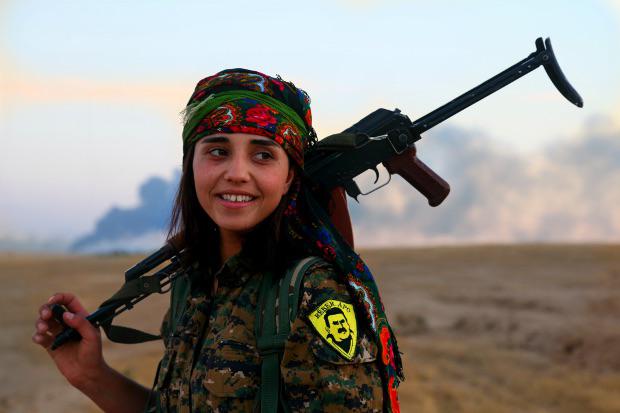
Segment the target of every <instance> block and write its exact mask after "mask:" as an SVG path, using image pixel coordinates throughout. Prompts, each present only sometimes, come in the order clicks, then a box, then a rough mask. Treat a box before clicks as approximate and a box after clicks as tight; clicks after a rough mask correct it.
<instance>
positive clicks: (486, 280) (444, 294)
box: [0, 245, 620, 413]
mask: <svg viewBox="0 0 620 413" xmlns="http://www.w3.org/2000/svg"><path fill="white" fill-rule="evenodd" d="M362 256H363V257H364V258H365V259H366V261H367V262H368V264H369V266H370V267H371V268H372V269H373V270H374V273H375V274H376V276H377V278H378V282H379V284H380V287H381V290H382V292H383V297H384V300H385V302H386V307H387V311H388V315H390V317H391V319H392V320H393V324H394V326H395V330H396V334H397V336H398V338H399V344H400V350H401V352H402V353H403V358H404V362H405V372H406V376H407V381H406V382H405V383H403V384H402V386H401V390H400V398H401V404H402V411H403V412H416V413H434V412H450V413H453V412H454V413H459V412H476V413H485V412H489V413H491V412H492V413H508V412H532V413H542V412H562V413H577V412H579V413H581V412H601V413H607V412H608V413H611V412H616V413H617V412H620V245H518V246H512V245H505V246H471V247H438V248H420V249H406V250H405V249H403V250H367V251H362ZM139 258H140V257H135V256H101V257H98V256H97V257H92V256H91V257H73V256H62V257H59V256H54V257H50V256H25V255H7V254H4V255H0V276H1V277H2V278H1V281H2V286H3V288H2V289H1V290H0V313H1V314H2V331H1V334H0V350H1V353H0V354H1V356H0V357H1V366H2V368H1V369H0V380H1V382H2V383H3V386H2V387H1V389H0V412H11V413H13V412H29V413H30V412H50V413H54V412H96V411H98V410H97V409H96V408H95V407H94V406H93V405H92V404H91V403H90V402H89V401H88V400H87V399H85V398H84V397H83V396H82V395H81V394H80V393H79V392H77V391H75V390H73V389H72V388H71V387H70V386H69V385H68V384H66V383H65V381H64V379H63V378H62V377H61V376H60V375H59V374H57V373H56V371H55V368H54V366H53V364H52V362H51V360H50V359H49V358H48V357H47V354H46V353H45V351H43V350H42V349H41V348H39V347H38V346H35V345H34V344H32V342H31V341H30V337H31V335H32V333H33V331H34V327H33V322H34V320H35V317H36V312H37V309H38V307H39V305H40V304H41V303H43V302H44V301H46V300H47V298H48V297H49V295H50V294H51V293H53V292H56V291H64V290H70V291H73V292H76V293H77V294H78V295H79V296H80V297H82V300H83V301H84V303H85V304H86V305H87V306H88V307H89V308H91V309H94V308H95V307H96V306H97V304H99V303H100V302H101V301H102V300H104V299H105V298H107V297H109V296H110V295H111V294H112V293H113V292H114V291H115V290H116V289H117V288H118V286H119V285H120V283H121V282H122V274H123V272H124V270H125V269H126V268H128V267H130V266H131V265H132V264H133V263H135V262H136V261H137V260H138V259H139ZM167 299H168V297H167V296H159V297H154V298H153V299H149V301H148V302H144V303H141V305H139V306H137V307H136V309H134V310H133V311H132V312H131V314H128V316H127V317H123V319H122V320H119V321H120V322H119V323H120V324H125V325H132V326H138V327H142V328H144V329H147V330H150V331H156V330H157V327H158V325H159V321H160V318H161V316H162V315H163V313H164V309H165V305H166V303H167ZM161 351H162V347H161V344H160V343H150V344H143V345H134V346H129V345H117V344H114V343H109V342H106V343H105V354H106V358H107V359H108V361H109V362H110V364H112V365H113V366H114V367H116V368H117V369H119V370H121V371H122V372H124V373H125V374H127V375H129V376H131V377H133V378H135V379H136V380H138V381H140V382H141V383H143V384H145V385H147V386H150V384H151V381H152V377H153V374H154V369H155V366H156V364H157V361H158V360H159V357H160V356H161Z"/></svg>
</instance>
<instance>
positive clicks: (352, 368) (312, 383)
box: [147, 255, 383, 413]
mask: <svg viewBox="0 0 620 413" xmlns="http://www.w3.org/2000/svg"><path fill="white" fill-rule="evenodd" d="M202 278H205V277H202ZM216 278H217V279H218V287H217V291H216V292H215V294H214V295H213V297H212V298H208V294H206V290H205V288H204V285H201V284H200V283H193V288H192V292H191V294H190V297H188V300H187V303H186V311H184V312H183V314H182V315H181V317H180V320H179V321H178V323H177V328H176V329H175V331H169V327H168V325H169V313H168V314H167V316H166V317H165V318H164V322H163V323H162V336H163V337H164V343H165V345H166V350H165V353H164V356H163V358H162V360H161V363H160V368H159V370H158V376H157V378H156V384H155V392H156V393H155V397H153V398H152V399H153V400H152V402H151V403H150V405H149V406H148V407H147V411H149V412H155V411H157V410H156V409H157V407H158V408H159V411H163V412H195V411H200V412H203V411H204V412H219V413H227V412H253V411H258V410H259V406H260V401H259V400H258V397H257V396H258V394H259V387H260V366H261V360H260V356H259V354H258V351H257V348H256V336H255V332H254V318H255V309H256V305H257V300H258V291H259V286H260V282H261V279H262V275H261V273H259V272H256V271H255V270H253V269H252V266H251V265H250V263H249V262H248V261H247V260H246V259H245V258H244V257H243V256H242V255H236V256H234V257H231V258H230V259H229V260H228V261H227V262H226V263H225V264H224V266H223V267H222V268H221V269H220V270H219V271H218V273H217V274H216ZM337 280H338V277H337V274H336V272H335V271H334V269H333V267H332V266H331V265H330V264H327V263H325V262H322V263H318V264H315V265H314V266H312V267H311V268H310V269H309V270H308V271H307V272H306V275H305V278H304V284H303V287H302V290H301V292H300V306H299V311H298V315H297V318H296V319H295V320H294V321H293V323H292V325H291V333H290V335H289V338H288V340H287V342H286V344H285V349H284V354H283V358H282V362H281V365H280V368H281V373H282V378H283V381H284V394H283V397H285V399H286V400H287V405H288V406H290V409H291V411H292V412H327V413H329V412H342V411H351V412H381V411H382V409H383V390H382V381H381V373H380V366H379V364H378V362H377V361H376V357H377V345H376V343H375V342H373V340H372V337H373V336H372V335H371V334H370V332H369V331H367V329H366V328H365V327H364V326H358V335H357V342H356V343H355V347H356V351H355V354H354V356H353V358H352V359H351V360H347V359H346V358H344V357H343V356H342V355H341V354H339V353H338V352H337V351H335V350H334V348H332V347H331V346H330V345H328V344H326V342H325V341H324V340H323V339H322V338H321V337H320V335H319V334H318V333H317V331H316V330H315V329H314V328H313V327H312V325H311V323H310V322H309V320H308V316H309V315H310V314H311V313H312V312H313V311H314V310H316V308H318V307H319V306H320V305H321V304H323V303H324V302H325V301H326V300H330V299H333V300H338V301H341V302H344V303H351V297H350V294H349V292H348V290H347V288H346V286H345V285H343V284H341V283H339V282H338V281H337ZM156 404H158V406H156Z"/></svg>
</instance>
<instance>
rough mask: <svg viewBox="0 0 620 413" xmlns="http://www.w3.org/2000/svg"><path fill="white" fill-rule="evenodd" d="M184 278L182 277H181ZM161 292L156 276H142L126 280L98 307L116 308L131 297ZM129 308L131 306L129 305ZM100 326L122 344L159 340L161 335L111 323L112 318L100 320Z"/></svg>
mask: <svg viewBox="0 0 620 413" xmlns="http://www.w3.org/2000/svg"><path fill="white" fill-rule="evenodd" d="M182 278H184V277H182ZM153 293H161V285H160V283H159V279H158V278H157V277H156V276H144V277H140V278H136V279H134V280H131V281H128V282H126V283H125V284H123V286H122V287H121V288H120V289H119V290H118V291H117V292H116V293H115V294H114V295H113V296H112V297H110V298H109V299H108V300H106V301H104V302H103V303H101V305H100V306H99V308H104V307H107V306H110V307H111V308H118V307H119V306H121V305H128V306H129V303H130V301H131V300H132V299H134V298H138V297H141V296H143V295H149V294H153ZM129 308H131V307H130V306H129ZM101 328H102V329H103V331H104V332H105V334H106V336H107V337H108V338H109V339H110V341H114V342H116V343H123V344H136V343H144V342H147V341H153V340H159V339H160V338H161V336H159V335H154V334H150V333H146V332H144V331H140V330H137V329H134V328H130V327H124V326H116V325H112V319H109V320H106V321H102V322H101Z"/></svg>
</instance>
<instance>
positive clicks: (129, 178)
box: [0, 0, 620, 242]
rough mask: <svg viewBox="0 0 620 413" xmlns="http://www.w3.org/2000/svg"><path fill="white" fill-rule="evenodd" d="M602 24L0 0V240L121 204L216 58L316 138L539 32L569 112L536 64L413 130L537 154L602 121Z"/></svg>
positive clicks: (198, 4) (413, 97) (428, 94)
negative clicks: (301, 95)
mask: <svg viewBox="0 0 620 413" xmlns="http://www.w3.org/2000/svg"><path fill="white" fill-rule="evenodd" d="M619 28H620V1H618V0H606V1H604V0H599V1H596V0H591V1H581V2H571V3H568V2H560V1H543V2H541V1H521V2H508V1H483V0H472V1H469V2H457V1H452V0H444V1H436V2H421V1H396V0H392V1H390V0H385V1H370V0H368V1H315V2H303V3H301V2H290V1H288V2H286V1H263V2H259V3H256V2H251V1H239V2H235V5H234V7H233V8H231V3H230V2H210V1H184V2H172V1H131V2H129V1H98V2H94V1H56V2H45V1H30V0H20V1H11V0H1V1H0V194H1V195H0V238H7V239H8V238H11V239H24V238H36V239H41V240H46V239H49V240H51V239H54V240H59V242H61V241H63V240H64V241H68V240H71V239H75V238H76V237H79V236H81V235H83V234H85V233H87V232H89V231H91V230H92V229H93V227H94V226H95V223H96V221H97V220H98V219H99V218H101V217H102V216H103V215H104V214H105V213H106V211H108V210H109V209H110V208H111V207H113V206H121V207H131V206H132V205H136V204H137V203H139V202H140V199H139V194H138V188H139V186H140V184H141V183H143V182H144V181H145V180H147V179H148V178H149V177H152V176H161V177H163V178H166V179H170V178H171V177H172V176H173V174H174V171H175V170H176V169H177V168H179V165H180V161H181V141H180V132H181V122H180V116H179V112H180V111H181V110H182V109H183V106H184V104H185V102H186V100H187V98H188V97H189V95H190V94H191V91H192V89H193V87H194V85H195V83H196V82H197V81H198V80H200V79H201V78H203V77H205V76H207V75H210V74H213V73H215V72H217V71H219V70H222V69H224V68H231V67H246V68H252V69H256V70H260V71H263V72H265V73H268V74H271V75H275V74H280V75H281V76H282V77H283V78H285V79H287V80H291V81H293V82H294V83H295V84H296V85H297V86H299V87H301V88H303V89H305V90H306V91H308V93H309V94H310V96H311V97H312V102H313V103H312V108H313V118H314V124H315V129H316V130H317V133H318V135H319V137H324V136H327V135H329V134H331V133H335V132H338V131H340V130H342V129H345V128H346V127H348V126H350V125H351V124H353V123H354V122H356V121H357V120H359V119H360V118H362V117H363V116H365V115H366V114H368V113H370V112H372V111H374V110H375V109H376V108H378V107H385V108H388V109H394V108H396V107H397V108H399V109H401V110H402V111H403V112H404V113H406V114H408V115H409V116H410V118H412V119H416V118H418V117H420V116H422V115H424V114H426V113H428V112H430V111H431V110H433V109H435V108H436V107H438V106H440V105H442V104H444V103H446V102H447V101H449V100H451V99H453V98H454V97H456V96H458V95H459V94H461V93H463V92H465V91H467V90H468V89H470V88H472V87H474V86H476V85H477V84H479V83H481V82H483V81H484V80H486V79H488V78H490V77H492V76H493V75H495V74H496V73H498V72H500V71H501V70H503V69H505V68H507V67H508V66H511V65H512V64H514V63H516V62H517V61H519V60H521V59H523V58H524V57H526V56H527V55H528V54H529V53H531V52H533V51H534V50H535V46H534V40H535V39H536V38H537V37H541V36H542V37H550V38H551V40H552V42H553V48H554V51H555V53H556V56H557V58H558V61H559V63H560V65H561V66H562V69H563V70H564V73H565V74H566V76H567V78H568V79H569V81H570V82H571V83H572V84H573V86H574V87H575V88H576V89H577V90H578V91H579V92H580V94H581V95H582V97H583V98H584V101H585V104H584V108H583V109H578V108H576V107H575V106H573V105H571V104H570V103H569V102H568V101H566V100H565V99H564V98H563V97H562V96H561V95H560V94H559V93H558V92H557V91H556V90H555V88H554V86H553V85H552V83H551V82H550V81H549V79H548V78H547V76H546V74H545V72H544V71H543V70H542V69H537V70H536V71H535V72H533V73H530V74H529V75H527V76H525V77H523V78H522V79H519V80H518V81H516V82H515V83H513V84H511V85H509V86H508V87H506V88H505V89H502V90H501V91H499V92H497V93H496V94H494V95H492V96H490V97H488V98H487V99H485V100H483V101H482V102H480V103H478V104H476V105H475V106H473V107H471V108H469V109H467V110H465V111H463V112H462V113H460V114H458V115H456V116H454V117H453V118H451V119H450V120H448V121H447V122H446V123H445V125H441V126H439V127H437V128H435V129H433V130H431V131H429V132H428V133H427V134H425V135H424V136H423V138H424V139H423V140H422V142H424V141H425V140H429V139H433V138H435V137H439V136H440V132H441V130H442V129H441V128H446V127H451V128H456V129H458V130H461V131H463V133H464V134H467V135H468V136H473V137H475V136H480V139H481V142H485V145H488V146H490V147H492V148H493V150H497V151H498V153H503V154H514V155H519V156H523V157H524V158H525V159H528V158H530V159H534V158H537V157H539V156H540V154H542V153H549V151H550V150H553V149H554V148H556V149H557V148H559V147H561V146H562V145H564V144H565V142H572V141H574V140H575V139H579V136H582V135H584V133H585V131H589V130H591V129H592V128H597V129H601V128H603V129H605V128H607V129H610V130H614V131H615V130H619V129H620V126H618V125H620V93H619V92H620V79H619V77H618V76H617V73H620V30H619ZM420 148H422V146H420ZM420 155H421V157H422V153H420ZM435 159H437V162H439V163H441V162H442V159H441V157H435ZM387 198H389V197H387ZM387 198H386V199H387ZM375 203H376V202H375Z"/></svg>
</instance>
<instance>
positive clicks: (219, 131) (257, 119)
mask: <svg viewBox="0 0 620 413" xmlns="http://www.w3.org/2000/svg"><path fill="white" fill-rule="evenodd" d="M315 141H316V136H315V133H314V130H313V129H312V116H311V112H310V99H309V97H308V95H307V94H306V93H305V92H304V91H302V90H301V89H298V88H297V87H295V85H293V84H292V83H290V82H285V81H283V80H282V79H280V78H279V77H278V78H273V77H270V76H267V75H264V74H262V73H260V72H255V71H250V70H245V69H230V70H225V71H222V72H219V73H217V74H215V75H213V76H209V77H207V78H205V79H203V80H201V81H200V82H198V85H197V86H196V89H195V91H194V93H193V94H192V96H191V98H190V100H189V103H188V105H187V107H186V109H185V126H184V130H183V174H182V176H181V181H180V184H179V190H178V193H177V197H176V201H175V204H174V209H173V213H172V219H171V225H170V233H169V237H170V238H172V237H175V238H177V239H178V238H182V241H183V244H184V245H185V251H186V252H187V254H186V255H185V256H184V257H187V259H186V261H184V262H183V264H184V269H185V274H186V276H185V277H179V278H176V279H175V281H174V284H173V286H172V293H171V297H172V298H171V305H170V309H169V311H168V313H167V314H166V316H165V317H164V320H163V322H162V328H161V332H162V337H163V340H164V344H165V346H166V350H165V352H164V354H163V357H162V359H161V362H160V364H159V368H158V372H157V374H156V378H155V384H154V388H153V389H152V390H149V389H146V388H144V387H142V386H140V385H138V384H137V383H134V382H133V381H131V380H130V379H128V378H126V377H124V376H122V375H121V374H120V373H118V372H116V371H114V370H112V369H111V368H109V367H108V366H107V364H106V363H105V361H104V359H103V356H102V352H101V337H100V335H99V332H98V331H97V330H95V329H94V328H93V327H92V326H91V325H90V324H89V323H88V322H87V321H86V319H85V316H86V314H87V312H86V310H85V309H84V308H83V307H82V305H81V304H80V302H79V301H78V300H77V298H76V297H75V296H74V295H72V294H68V293H66V294H55V295H54V296H52V297H51V298H50V301H49V302H48V303H46V304H44V305H43V306H42V307H41V315H40V317H39V319H38V320H37V322H36V324H37V332H36V334H35V336H34V337H33V340H34V341H35V342H36V343H38V344H40V345H42V346H43V347H45V348H49V346H50V344H51V342H52V341H53V339H54V337H55V335H56V334H58V331H59V330H60V326H59V325H58V323H56V322H55V321H54V320H53V318H52V317H51V312H50V308H49V305H50V304H64V305H65V306H66V307H67V308H69V310H70V311H69V312H66V313H65V315H64V320H65V322H66V323H67V324H68V325H69V326H70V327H73V328H75V329H76V330H78V332H79V333H80V334H81V335H82V340H81V341H80V342H74V343H69V344H66V345H64V346H63V347H61V348H59V349H57V350H54V351H51V350H49V349H48V351H49V353H50V355H51V356H52V358H53V359H54V361H55V362H56V364H57V366H58V368H59V370H60V371H61V373H62V374H63V375H65V377H67V379H68V380H69V382H70V383H71V384H73V385H74V386H75V387H77V388H78V389H80V390H81V391H82V392H84V393H85V394H86V395H87V396H88V397H90V398H91V399H92V400H93V401H94V402H95V403H97V404H98V405H99V406H100V407H101V408H102V409H103V410H104V411H111V412H112V411H113V412H125V411H127V412H137V411H142V410H144V409H146V411H149V412H156V411H157V412H177V411H220V412H232V411H235V412H237V411H239V412H242V411H243V412H246V411H248V412H249V411H256V410H258V408H259V406H260V411H261V412H262V413H275V412H277V411H285V412H288V411H295V412H300V411H307V412H342V411H354V412H378V411H385V412H398V411H399V407H398V399H397V394H396V387H397V385H398V382H399V381H400V380H402V366H401V362H400V355H399V353H398V348H397V347H396V340H395V338H394V336H393V334H392V331H391V328H390V325H389V323H388V321H387V317H386V315H385V313H384V310H383V304H382V302H381V299H380V297H379V293H378V290H377V286H376V284H375V282H374V279H373V277H372V274H371V272H370V270H369V269H368V267H367V266H366V265H365V263H364V262H363V261H362V260H361V258H360V257H359V256H358V255H357V254H356V253H355V252H354V251H353V250H352V249H351V248H350V247H349V245H348V244H347V243H346V242H345V241H344V240H343V239H342V237H341V236H340V235H339V233H338V232H337V230H336V229H335V228H334V227H333V225H332V223H331V221H330V219H329V214H328V213H327V210H328V202H329V196H328V195H327V194H326V193H324V192H323V191H322V189H321V188H318V187H316V185H315V184H313V183H312V182H310V181H309V179H308V178H307V177H306V176H305V175H304V169H303V168H304V152H305V151H306V150H308V148H309V147H311V145H313V144H314V143H315ZM293 269H295V270H294V271H293ZM291 274H293V276H292V277H293V278H289V277H290V276H291ZM295 277H297V278H295ZM283 279H286V280H287V282H290V284H286V283H285V282H283V281H282V280H283ZM291 280H295V281H294V282H291ZM280 284H282V285H280ZM287 286H288V287H289V288H288V289H287V288H286V287H287ZM278 292H279V295H277V294H278ZM265 297H273V299H272V301H268V299H266V298H265ZM276 297H277V300H278V301H276ZM267 303H270V304H267ZM286 306H288V307H286ZM275 307H278V309H284V310H282V311H280V312H279V313H278V314H279V318H278V320H279V321H278V322H279V325H278V327H277V332H278V334H280V335H281V337H280V336H273V335H267V334H266V333H265V331H267V330H269V329H270V328H271V329H272V328H273V326H271V327H268V326H269V325H271V323H272V322H273V318H271V319H270V318H269V317H268V316H267V314H270V313H272V312H273V311H274V308H275ZM287 310H288V311H287ZM268 320H271V321H268ZM282 331H284V332H285V333H282Z"/></svg>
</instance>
